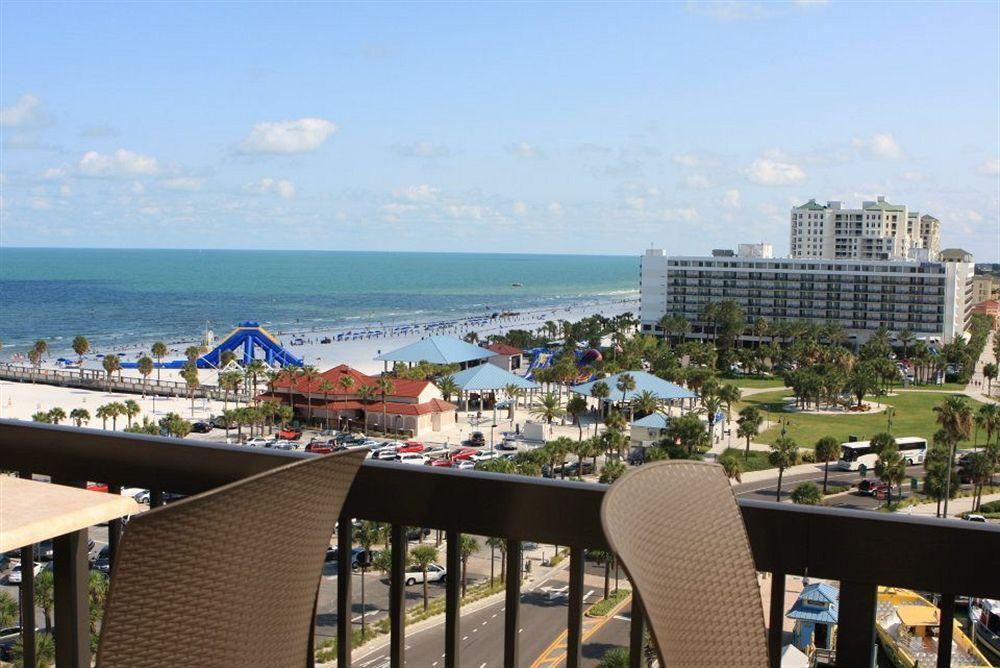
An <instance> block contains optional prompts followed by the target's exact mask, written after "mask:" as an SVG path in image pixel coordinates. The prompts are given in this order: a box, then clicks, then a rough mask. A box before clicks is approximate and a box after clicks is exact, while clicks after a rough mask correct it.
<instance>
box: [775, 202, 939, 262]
mask: <svg viewBox="0 0 1000 668" xmlns="http://www.w3.org/2000/svg"><path fill="white" fill-rule="evenodd" d="M789 244H790V245H789V248H790V252H789V255H790V256H791V257H794V258H799V257H801V258H827V259H832V260H834V259H860V260H906V259H909V260H931V261H934V260H937V259H938V254H939V253H940V251H941V221H939V220H938V219H937V218H935V217H934V216H928V215H923V216H921V215H920V214H919V213H918V212H916V211H910V210H909V208H908V207H907V206H906V205H905V204H890V203H889V202H886V201H885V197H878V198H877V200H876V201H874V202H862V204H861V208H860V209H845V208H843V206H842V204H841V202H827V203H826V204H825V205H823V204H818V203H817V202H816V200H814V199H811V200H809V201H808V202H806V203H805V204H802V205H801V206H795V207H792V212H791V228H790V236H789Z"/></svg>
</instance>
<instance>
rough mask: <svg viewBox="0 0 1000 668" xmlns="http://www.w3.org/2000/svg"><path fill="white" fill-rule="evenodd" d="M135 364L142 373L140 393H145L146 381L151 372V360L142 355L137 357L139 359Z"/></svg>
mask: <svg viewBox="0 0 1000 668" xmlns="http://www.w3.org/2000/svg"><path fill="white" fill-rule="evenodd" d="M135 366H136V368H137V369H138V370H139V373H140V374H142V393H143V394H144V395H145V394H146V383H147V382H148V381H149V375H150V374H151V373H153V360H152V358H150V357H148V356H146V355H143V356H142V357H140V358H139V361H138V362H137V363H136V365H135Z"/></svg>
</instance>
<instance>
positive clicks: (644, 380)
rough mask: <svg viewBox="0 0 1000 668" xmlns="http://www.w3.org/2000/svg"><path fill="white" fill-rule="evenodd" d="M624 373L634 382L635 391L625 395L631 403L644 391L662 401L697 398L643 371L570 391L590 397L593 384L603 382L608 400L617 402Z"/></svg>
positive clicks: (615, 375)
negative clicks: (619, 385)
mask: <svg viewBox="0 0 1000 668" xmlns="http://www.w3.org/2000/svg"><path fill="white" fill-rule="evenodd" d="M626 373H627V374H628V375H630V376H632V378H633V379H634V380H635V389H634V390H631V391H629V392H626V393H625V400H626V401H631V400H632V399H634V398H635V397H636V396H638V395H639V394H641V393H642V392H644V391H648V392H651V393H653V395H655V396H656V397H657V398H658V399H660V400H662V401H669V400H672V399H694V398H695V397H697V396H698V395H697V394H695V393H694V392H692V391H691V390H689V389H687V388H684V387H681V386H680V385H676V384H674V383H671V382H669V381H666V380H663V379H662V378H658V377H656V376H654V375H653V374H651V373H646V372H645V371H622V372H621V373H616V374H614V375H613V376H608V377H607V378H598V379H597V380H592V381H590V382H589V383H583V384H582V385H574V386H573V387H571V388H570V389H571V390H572V391H573V392H576V393H577V394H585V395H587V396H590V391H591V389H592V388H593V387H594V383H598V382H603V383H605V384H607V386H608V388H609V389H610V390H611V394H610V395H609V397H608V399H609V400H612V401H619V400H621V398H622V393H621V391H620V390H619V389H618V388H617V385H618V379H619V378H620V377H621V376H623V375H624V374H626Z"/></svg>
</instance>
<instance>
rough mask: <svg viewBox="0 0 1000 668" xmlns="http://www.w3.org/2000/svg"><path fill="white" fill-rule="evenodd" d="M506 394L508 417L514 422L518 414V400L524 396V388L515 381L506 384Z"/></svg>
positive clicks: (504, 389) (504, 390)
mask: <svg viewBox="0 0 1000 668" xmlns="http://www.w3.org/2000/svg"><path fill="white" fill-rule="evenodd" d="M503 392H504V394H506V395H507V419H508V420H510V421H511V423H512V424H513V422H514V418H515V417H516V415H517V400H518V399H519V398H520V397H522V396H524V390H523V389H522V388H521V387H520V386H519V385H516V384H514V383H508V384H507V385H504V388H503Z"/></svg>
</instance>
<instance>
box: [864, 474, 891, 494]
mask: <svg viewBox="0 0 1000 668" xmlns="http://www.w3.org/2000/svg"><path fill="white" fill-rule="evenodd" d="M888 489H889V486H888V485H886V484H885V483H884V482H882V481H881V480H876V479H875V478H865V479H864V480H862V481H861V484H859V485H858V492H859V493H861V494H864V495H866V496H874V497H876V498H881V497H884V496H885V494H886V492H887V491H888ZM879 495H881V497H880V496H879Z"/></svg>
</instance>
